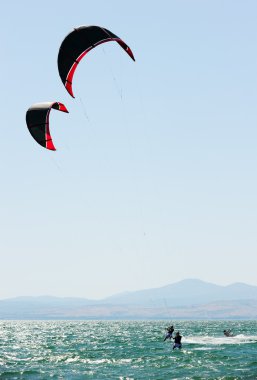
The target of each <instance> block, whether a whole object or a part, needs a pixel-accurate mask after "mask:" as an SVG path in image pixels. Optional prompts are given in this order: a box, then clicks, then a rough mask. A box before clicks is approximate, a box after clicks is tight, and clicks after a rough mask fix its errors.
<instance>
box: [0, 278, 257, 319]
mask: <svg viewBox="0 0 257 380" xmlns="http://www.w3.org/2000/svg"><path fill="white" fill-rule="evenodd" d="M167 318H168V319H175V318H176V319H178V318H181V319H210V318H212V319H213V318H219V319H220V318H221V319H222V318H231V319H233V318H237V319H241V318H244V319H256V318H257V286H252V285H247V284H244V283H234V284H231V285H228V286H221V285H216V284H212V283H208V282H204V281H201V280H196V279H187V280H183V281H180V282H176V283H173V284H169V285H166V286H163V287H159V288H152V289H145V290H138V291H133V292H124V293H120V294H116V295H113V296H110V297H107V298H104V299H102V300H89V299H86V298H76V297H74V298H73V297H53V296H40V297H16V298H9V299H4V300H0V319H2V320H3V319H167Z"/></svg>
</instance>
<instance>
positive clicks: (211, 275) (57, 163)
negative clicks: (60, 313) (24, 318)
mask: <svg viewBox="0 0 257 380" xmlns="http://www.w3.org/2000/svg"><path fill="white" fill-rule="evenodd" d="M256 14H257V3H256V1H254V0H252V1H249V0H244V1H237V0H227V1H223V0H222V1H220V0H208V1H206V0H201V1H200V0H199V1H198V0H177V1H174V0H166V1H162V0H160V1H158V2H149V1H145V0H143V1H134V0H131V1H129V2H128V1H126V2H124V1H114V0H111V1H108V2H106V1H103V0H102V1H94V2H92V1H86V0H81V1H80V0H77V1H75V2H71V1H65V0H62V1H58V0H57V1H49V0H46V1H44V2H37V3H35V2H34V1H26V0H24V1H20V2H18V1H8V2H7V1H6V2H4V3H3V4H2V6H1V23H0V28H1V56H2V70H1V72H2V75H1V94H0V97H1V105H2V106H1V120H2V122H1V131H2V133H1V137H2V138H1V140H0V151H1V163H0V165H1V179H2V180H1V201H0V202H1V204H0V208H1V218H0V221H1V240H0V252H1V276H0V298H6V297H12V296H19V295H44V294H48V295H56V296H81V297H87V298H100V297H104V296H107V295H110V294H113V293H116V292H121V291H125V290H136V289H141V288H149V287H158V286H162V285H166V284H168V283H172V282H176V281H179V280H182V279H184V278H200V279H202V280H205V281H210V282H215V283H217V284H224V285H226V284H229V283H231V282H237V281H242V282H246V283H249V284H255V285H257V277H256V267H257V233H256V232H257V231H256V230H257V198H256V195H257V112H256V110H257V27H256ZM79 25H100V26H103V27H106V28H107V29H110V30H111V31H113V32H114V33H115V34H117V35H118V36H120V37H121V38H122V39H124V41H126V43H127V44H128V45H129V46H130V47H131V49H132V50H133V52H134V55H135V58H136V63H134V62H133V61H132V60H130V58H129V57H128V56H127V55H126V54H124V52H123V51H122V49H120V47H119V46H118V45H117V44H115V43H109V44H105V45H102V46H99V47H98V48H96V49H95V50H94V51H92V52H90V53H89V54H88V56H87V57H85V58H84V60H83V61H82V62H81V64H80V65H79V68H78V70H77V72H76V74H75V76H74V86H73V88H74V93H75V96H76V99H75V100H74V99H72V98H71V97H70V96H69V95H68V93H67V92H66V91H65V89H64V87H63V84H62V82H61V80H60V78H59V75H58V70H57V64H56V60H57V54H58V49H59V46H60V44H61V42H62V40H63V38H64V37H65V36H66V35H67V34H68V33H69V32H70V31H71V30H72V28H73V27H76V26H79ZM51 100H53V101H60V102H63V103H64V104H65V105H66V107H67V108H68V110H69V111H70V113H69V114H64V113H61V112H56V111H54V110H53V111H52V112H51V117H50V122H51V132H52V137H53V141H54V143H55V146H56V148H57V151H56V152H50V151H47V150H45V149H43V148H41V147H40V146H39V145H37V144H36V142H35V141H34V140H33V139H32V138H31V136H30V134H29V132H28V130H27V127H26V123H25V114H26V110H27V109H28V108H29V107H30V106H31V105H32V104H33V103H36V102H41V101H51Z"/></svg>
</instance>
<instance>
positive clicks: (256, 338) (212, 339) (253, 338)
mask: <svg viewBox="0 0 257 380" xmlns="http://www.w3.org/2000/svg"><path fill="white" fill-rule="evenodd" d="M183 343H188V344H201V345H223V344H249V343H257V335H244V334H239V335H235V336H233V337H225V336H224V337H223V336H222V337H217V336H189V337H186V338H183Z"/></svg>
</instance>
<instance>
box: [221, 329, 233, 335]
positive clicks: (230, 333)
mask: <svg viewBox="0 0 257 380" xmlns="http://www.w3.org/2000/svg"><path fill="white" fill-rule="evenodd" d="M223 333H224V335H225V336H228V337H230V336H234V334H233V333H232V332H231V330H224V331H223Z"/></svg>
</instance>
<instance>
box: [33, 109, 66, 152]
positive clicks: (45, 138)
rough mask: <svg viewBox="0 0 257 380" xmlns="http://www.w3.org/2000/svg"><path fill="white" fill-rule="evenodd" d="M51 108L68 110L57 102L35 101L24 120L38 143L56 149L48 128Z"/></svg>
mask: <svg viewBox="0 0 257 380" xmlns="http://www.w3.org/2000/svg"><path fill="white" fill-rule="evenodd" d="M52 108H54V109H55V110H58V111H62V112H67V113H68V112H69V111H68V110H67V108H66V107H65V105H64V104H62V103H59V102H44V103H35V104H33V105H32V106H31V107H30V108H29V109H28V111H27V113H26V122H27V126H28V129H29V132H30V134H31V136H32V137H33V138H34V139H35V140H36V142H37V143H38V144H40V145H41V146H43V147H44V148H46V149H49V150H56V149H55V146H54V144H53V141H52V137H51V134H50V129H49V114H50V111H51V109H52Z"/></svg>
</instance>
